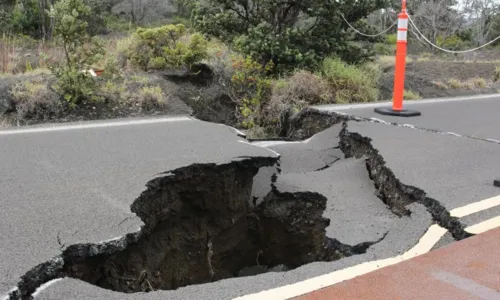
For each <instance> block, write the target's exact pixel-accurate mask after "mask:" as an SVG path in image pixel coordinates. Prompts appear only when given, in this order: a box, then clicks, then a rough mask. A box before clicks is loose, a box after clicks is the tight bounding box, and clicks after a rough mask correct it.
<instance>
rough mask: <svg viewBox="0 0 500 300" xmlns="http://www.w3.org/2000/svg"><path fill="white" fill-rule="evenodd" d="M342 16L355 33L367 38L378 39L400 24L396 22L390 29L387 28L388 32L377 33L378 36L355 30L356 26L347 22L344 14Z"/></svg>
mask: <svg viewBox="0 0 500 300" xmlns="http://www.w3.org/2000/svg"><path fill="white" fill-rule="evenodd" d="M340 16H341V17H342V19H344V21H345V22H346V24H347V25H348V26H349V27H350V28H351V29H352V30H354V32H356V33H357V34H359V35H362V36H366V37H377V36H381V35H383V34H385V33H386V32H388V31H389V30H391V29H392V27H394V26H396V24H398V22H397V21H396V22H394V24H392V25H391V26H390V27H389V28H387V29H386V30H384V31H382V32H380V33H377V34H366V33H363V32H361V31H359V30H357V29H356V28H354V26H352V25H351V24H350V23H349V22H348V21H347V20H346V18H345V17H344V15H343V14H340Z"/></svg>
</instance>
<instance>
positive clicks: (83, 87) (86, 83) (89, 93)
mask: <svg viewBox="0 0 500 300" xmlns="http://www.w3.org/2000/svg"><path fill="white" fill-rule="evenodd" d="M53 72H54V75H55V76H56V77H57V83H56V84H55V85H54V88H55V90H56V91H57V92H58V93H59V94H61V95H63V98H64V100H66V102H67V103H68V105H69V107H71V108H75V107H77V106H78V104H79V103H80V102H81V101H83V100H90V101H98V100H101V98H100V97H98V96H97V94H96V93H95V91H96V89H97V84H96V83H97V82H96V80H95V79H94V78H93V77H92V76H91V75H90V74H88V73H87V72H85V71H83V70H80V69H76V68H74V67H63V68H58V69H54V71H53Z"/></svg>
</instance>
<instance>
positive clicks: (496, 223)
mask: <svg viewBox="0 0 500 300" xmlns="http://www.w3.org/2000/svg"><path fill="white" fill-rule="evenodd" d="M499 198H500V196H497V197H493V198H489V199H485V200H482V201H478V202H475V203H471V204H468V205H465V206H463V207H458V208H455V209H454V210H452V211H451V212H453V214H452V215H454V216H460V217H465V216H468V215H471V214H474V213H477V212H480V211H483V210H486V209H489V208H492V207H495V206H497V205H498V204H497V201H498V199H499ZM467 209H469V210H468V211H467ZM496 227H500V216H498V217H496V218H493V219H490V220H487V221H484V222H482V223H479V224H476V225H473V226H470V227H468V228H466V229H465V230H466V231H467V232H470V233H474V234H479V233H483V232H485V231H488V230H490V229H493V228H496ZM446 232H448V230H446V229H445V228H443V227H441V226H439V225H437V224H434V225H431V226H430V227H429V229H428V230H427V232H426V233H425V234H424V235H423V236H422V237H421V238H420V240H419V241H418V243H417V244H416V245H415V246H414V247H413V248H411V249H410V250H408V251H406V252H405V253H404V254H402V255H398V256H395V257H391V258H387V259H381V260H376V261H370V262H364V263H361V264H358V265H355V266H351V267H348V268H345V269H342V270H338V271H334V272H332V273H329V274H325V275H321V276H317V277H314V278H309V279H307V280H304V281H300V282H297V283H293V284H289V285H285V286H281V287H278V288H274V289H270V290H266V291H261V292H258V293H254V294H249V295H244V296H241V297H237V298H234V299H233V300H261V299H269V300H271V299H272V300H287V299H290V298H294V297H298V296H301V295H304V294H307V293H310V292H313V291H316V290H319V289H322V288H324V287H328V286H331V285H334V284H337V283H339V282H342V281H345V280H349V279H352V278H355V277H358V276H361V275H364V274H367V273H370V272H372V271H375V270H377V269H380V268H384V267H388V266H391V265H394V264H397V263H399V262H402V261H405V260H409V259H411V258H415V257H417V256H420V255H422V254H425V253H427V252H429V251H430V250H431V249H432V247H434V245H435V244H436V243H437V242H438V241H439V240H440V239H441V238H442V237H443V236H444V235H445V234H446Z"/></svg>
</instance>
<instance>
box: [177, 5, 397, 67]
mask: <svg viewBox="0 0 500 300" xmlns="http://www.w3.org/2000/svg"><path fill="white" fill-rule="evenodd" d="M184 3H185V5H186V6H188V7H189V5H191V7H193V21H194V25H195V26H196V28H197V29H198V30H200V31H202V32H203V33H205V34H208V35H211V36H215V37H217V38H220V39H222V40H223V41H225V42H228V43H231V44H233V45H235V46H236V47H237V48H238V50H240V51H242V52H243V53H245V54H248V55H251V56H252V57H254V58H255V59H256V60H257V61H259V62H260V63H262V64H265V63H267V62H269V61H272V62H273V63H274V65H275V66H276V67H277V69H276V70H275V71H280V70H290V69H293V68H296V67H301V68H302V67H306V68H307V67H309V68H310V67H313V66H315V65H317V64H318V63H319V62H320V61H321V60H322V59H323V58H325V57H326V56H329V55H334V54H336V55H339V56H341V57H342V58H343V59H345V60H347V61H349V62H357V61H360V60H363V59H365V58H366V55H365V53H362V52H361V51H360V50H359V49H357V48H356V47H355V46H353V45H351V44H349V43H348V38H349V34H348V32H347V31H348V30H347V29H348V26H347V24H346V23H345V22H344V20H343V19H342V18H341V16H340V14H341V13H342V14H344V16H345V18H346V19H347V20H348V21H349V22H351V23H355V22H356V21H357V20H359V19H361V18H364V17H366V16H367V15H368V14H370V13H371V12H373V11H375V10H378V9H380V8H383V7H385V6H386V5H387V3H388V1H386V0H358V1H351V0H336V1H333V0H332V1H329V0H261V1H254V0H236V1H231V0H206V1H193V0H185V1H184ZM355 50H357V51H355Z"/></svg>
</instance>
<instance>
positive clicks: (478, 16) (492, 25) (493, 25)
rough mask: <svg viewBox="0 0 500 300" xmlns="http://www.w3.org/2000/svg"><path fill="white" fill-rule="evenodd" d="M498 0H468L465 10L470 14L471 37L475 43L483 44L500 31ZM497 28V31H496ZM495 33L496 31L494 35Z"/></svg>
mask: <svg viewBox="0 0 500 300" xmlns="http://www.w3.org/2000/svg"><path fill="white" fill-rule="evenodd" d="M499 10H500V1H498V0H468V1H467V3H466V9H465V11H466V12H467V13H468V15H469V16H470V17H469V18H470V20H471V21H472V24H471V26H470V29H471V31H472V32H471V33H472V38H473V40H474V42H475V43H476V44H477V45H483V44H485V43H487V42H488V40H489V39H493V38H495V37H497V36H498V33H500V32H499V31H500V30H498V26H500V22H499V21H500V20H499V16H500V13H499ZM497 30H498V31H497ZM495 33H497V34H496V35H495Z"/></svg>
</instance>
